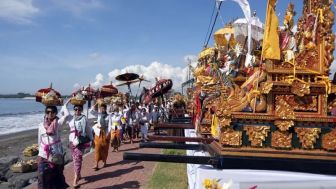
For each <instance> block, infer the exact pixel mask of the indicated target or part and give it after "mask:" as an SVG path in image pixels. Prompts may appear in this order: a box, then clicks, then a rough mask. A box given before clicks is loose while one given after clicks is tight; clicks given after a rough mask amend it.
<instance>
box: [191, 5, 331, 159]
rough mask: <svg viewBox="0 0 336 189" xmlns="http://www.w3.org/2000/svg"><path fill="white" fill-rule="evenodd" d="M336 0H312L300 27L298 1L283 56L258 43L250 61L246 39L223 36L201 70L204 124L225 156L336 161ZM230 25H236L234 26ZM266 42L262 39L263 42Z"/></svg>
mask: <svg viewBox="0 0 336 189" xmlns="http://www.w3.org/2000/svg"><path fill="white" fill-rule="evenodd" d="M331 6H332V1H328V0H323V1H321V0H304V9H303V14H302V16H301V18H300V19H299V22H298V23H297V32H296V33H295V34H294V33H293V32H292V31H291V30H292V27H293V25H294V22H293V16H294V14H295V12H294V5H292V4H290V5H289V6H288V8H287V12H286V15H285V18H284V26H285V27H284V28H283V29H281V30H279V42H280V45H279V48H280V56H281V58H280V60H274V59H264V57H263V56H262V52H261V49H260V48H258V45H257V46H254V51H253V56H252V58H251V61H250V66H247V67H246V66H244V62H245V55H243V54H244V53H243V51H244V44H240V43H239V42H237V41H235V39H234V37H233V34H232V33H231V35H230V38H229V39H226V38H225V36H224V35H227V34H225V32H224V33H223V34H222V35H223V36H222V37H221V36H220V35H221V31H229V30H230V32H232V30H231V28H230V29H225V30H223V29H222V30H221V31H219V32H217V33H216V37H215V41H216V46H215V47H211V48H206V49H204V51H202V52H201V53H200V55H199V62H198V65H197V67H196V68H195V69H194V70H193V73H194V76H195V79H196V83H195V90H194V93H193V99H194V100H193V108H194V110H196V111H195V112H196V114H195V116H196V127H197V131H198V133H199V134H201V135H202V136H204V137H214V138H215V139H216V140H215V142H213V143H211V144H210V148H211V149H212V150H214V151H215V152H216V153H217V154H220V155H236V156H258V157H275V158H277V157H278V158H302V159H321V160H336V127H335V125H336V124H335V121H336V115H335V114H336V111H335V110H336V103H335V102H336V98H335V93H336V85H335V84H334V83H332V81H331V80H330V79H329V71H330V66H331V63H332V62H333V60H334V57H333V51H334V48H335V46H334V45H335V43H334V41H335V36H334V34H333V33H332V26H333V24H334V13H333V12H332V10H331ZM227 27H228V28H229V27H231V26H227ZM259 45H261V42H259Z"/></svg>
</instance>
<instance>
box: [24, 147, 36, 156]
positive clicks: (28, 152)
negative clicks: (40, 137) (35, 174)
mask: <svg viewBox="0 0 336 189" xmlns="http://www.w3.org/2000/svg"><path fill="white" fill-rule="evenodd" d="M38 152H39V151H38V149H35V148H32V147H27V148H26V149H24V150H23V155H24V156H27V157H32V156H36V155H37V154H38Z"/></svg>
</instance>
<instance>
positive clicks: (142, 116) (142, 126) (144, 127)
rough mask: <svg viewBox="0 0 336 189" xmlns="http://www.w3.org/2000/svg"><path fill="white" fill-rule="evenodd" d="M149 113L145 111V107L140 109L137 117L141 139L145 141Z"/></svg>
mask: <svg viewBox="0 0 336 189" xmlns="http://www.w3.org/2000/svg"><path fill="white" fill-rule="evenodd" d="M149 119H150V115H149V114H148V113H147V109H146V108H142V109H141V114H140V119H139V126H140V130H141V140H142V141H143V142H147V140H148V136H147V133H148V125H149Z"/></svg>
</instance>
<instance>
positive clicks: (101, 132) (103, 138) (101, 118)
mask: <svg viewBox="0 0 336 189" xmlns="http://www.w3.org/2000/svg"><path fill="white" fill-rule="evenodd" d="M97 105H98V104H96V105H95V106H93V107H92V108H91V109H90V113H91V114H92V115H93V116H95V117H97V124H96V125H94V126H93V131H94V134H95V136H94V146H95V160H96V164H95V166H94V167H93V169H95V170H97V169H98V163H99V161H103V163H104V165H103V167H105V166H106V160H107V156H108V150H109V146H110V138H111V134H110V131H111V122H112V121H111V116H110V115H109V114H108V113H107V111H106V110H107V106H106V104H101V105H100V108H99V112H97V111H96V110H95V108H96V107H97Z"/></svg>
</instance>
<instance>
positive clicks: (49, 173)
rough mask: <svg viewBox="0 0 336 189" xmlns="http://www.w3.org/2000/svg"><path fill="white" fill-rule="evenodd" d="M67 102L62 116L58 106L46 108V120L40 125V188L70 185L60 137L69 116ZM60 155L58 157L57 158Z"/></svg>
mask: <svg viewBox="0 0 336 189" xmlns="http://www.w3.org/2000/svg"><path fill="white" fill-rule="evenodd" d="M65 106H66V104H65V105H64V106H63V107H62V109H61V112H60V114H61V115H62V114H63V115H62V116H61V117H60V118H59V117H57V116H56V115H57V107H56V106H47V107H46V108H45V116H44V121H43V122H42V123H40V124H39V126H38V144H39V153H38V158H37V161H38V188H39V189H56V188H57V189H63V188H67V187H68V186H69V185H68V184H67V183H66V182H65V178H64V175H63V170H64V162H63V160H64V159H63V158H64V152H63V148H62V142H61V137H60V132H61V126H62V125H63V123H64V121H65V120H66V118H67V116H68V112H67V111H66V107H65ZM57 157H58V158H57Z"/></svg>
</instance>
